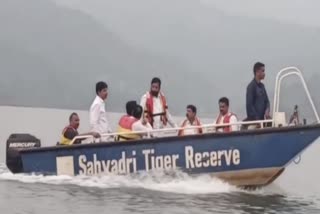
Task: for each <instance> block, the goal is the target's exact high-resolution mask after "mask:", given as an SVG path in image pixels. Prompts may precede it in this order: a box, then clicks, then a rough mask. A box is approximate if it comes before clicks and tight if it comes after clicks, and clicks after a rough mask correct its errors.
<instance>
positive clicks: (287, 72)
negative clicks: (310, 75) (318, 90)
mask: <svg viewBox="0 0 320 214" xmlns="http://www.w3.org/2000/svg"><path fill="white" fill-rule="evenodd" d="M291 75H297V76H298V77H299V78H300V80H301V82H302V85H303V88H304V90H305V92H306V94H307V97H308V99H309V102H310V104H311V107H312V110H313V112H314V115H315V117H316V119H317V123H320V118H319V115H318V112H317V110H316V107H315V105H314V103H313V100H312V98H311V95H310V92H309V89H308V87H307V84H306V82H305V80H304V78H303V75H302V72H301V71H300V70H299V69H298V68H296V67H286V68H283V69H282V70H280V71H279V73H278V74H277V76H276V84H275V90H274V97H273V114H272V115H275V113H276V112H279V105H280V104H279V100H280V86H281V82H282V80H283V79H284V78H285V77H288V76H291ZM274 123H275V121H274V120H273V122H272V126H274Z"/></svg>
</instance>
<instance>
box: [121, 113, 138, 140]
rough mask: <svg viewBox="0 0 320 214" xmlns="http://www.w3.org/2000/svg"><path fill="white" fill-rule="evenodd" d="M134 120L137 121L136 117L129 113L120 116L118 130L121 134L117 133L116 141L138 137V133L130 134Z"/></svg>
mask: <svg viewBox="0 0 320 214" xmlns="http://www.w3.org/2000/svg"><path fill="white" fill-rule="evenodd" d="M136 121H138V119H136V118H135V117H132V116H129V115H124V116H122V117H121V118H120V120H119V126H118V132H121V133H123V134H121V135H118V136H117V137H116V139H117V140H118V141H122V140H133V139H139V138H140V135H138V134H132V125H133V124H134V123H135V122H136Z"/></svg>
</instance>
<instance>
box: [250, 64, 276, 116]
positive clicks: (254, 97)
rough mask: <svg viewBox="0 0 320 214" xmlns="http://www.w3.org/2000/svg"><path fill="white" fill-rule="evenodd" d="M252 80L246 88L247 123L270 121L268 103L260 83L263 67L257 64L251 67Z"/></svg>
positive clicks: (262, 85)
mask: <svg viewBox="0 0 320 214" xmlns="http://www.w3.org/2000/svg"><path fill="white" fill-rule="evenodd" d="M253 73H254V79H253V80H252V81H251V82H250V83H249V84H248V86H247V93H246V110H247V121H253V120H264V119H271V117H270V102H269V98H268V94H267V91H266V89H265V87H264V84H263V83H262V80H263V79H264V78H265V65H264V64H263V63H261V62H257V63H255V64H254V67H253Z"/></svg>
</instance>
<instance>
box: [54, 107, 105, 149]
mask: <svg viewBox="0 0 320 214" xmlns="http://www.w3.org/2000/svg"><path fill="white" fill-rule="evenodd" d="M79 125H80V118H79V116H78V114H77V113H75V112H73V113H72V114H71V115H70V116H69V125H68V126H66V127H65V128H64V129H63V131H62V136H61V140H60V142H59V143H58V145H71V142H72V140H73V138H74V137H76V136H82V135H92V136H94V137H95V138H99V137H100V134H99V133H97V132H88V133H83V134H79V133H78V128H79ZM80 143H81V139H77V140H75V141H74V144H80Z"/></svg>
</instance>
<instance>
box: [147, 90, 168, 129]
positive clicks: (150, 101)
mask: <svg viewBox="0 0 320 214" xmlns="http://www.w3.org/2000/svg"><path fill="white" fill-rule="evenodd" d="M159 96H160V99H161V102H162V111H163V112H161V113H158V114H153V96H152V95H151V93H150V92H148V93H147V100H146V106H145V108H144V109H145V110H144V116H145V117H146V118H147V119H148V121H149V123H150V124H151V126H152V127H153V121H154V120H153V117H154V116H159V115H160V120H161V121H162V123H163V125H164V126H166V125H167V123H168V118H167V111H166V110H167V109H168V106H167V101H166V98H165V96H164V95H163V94H162V93H161V92H159Z"/></svg>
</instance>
